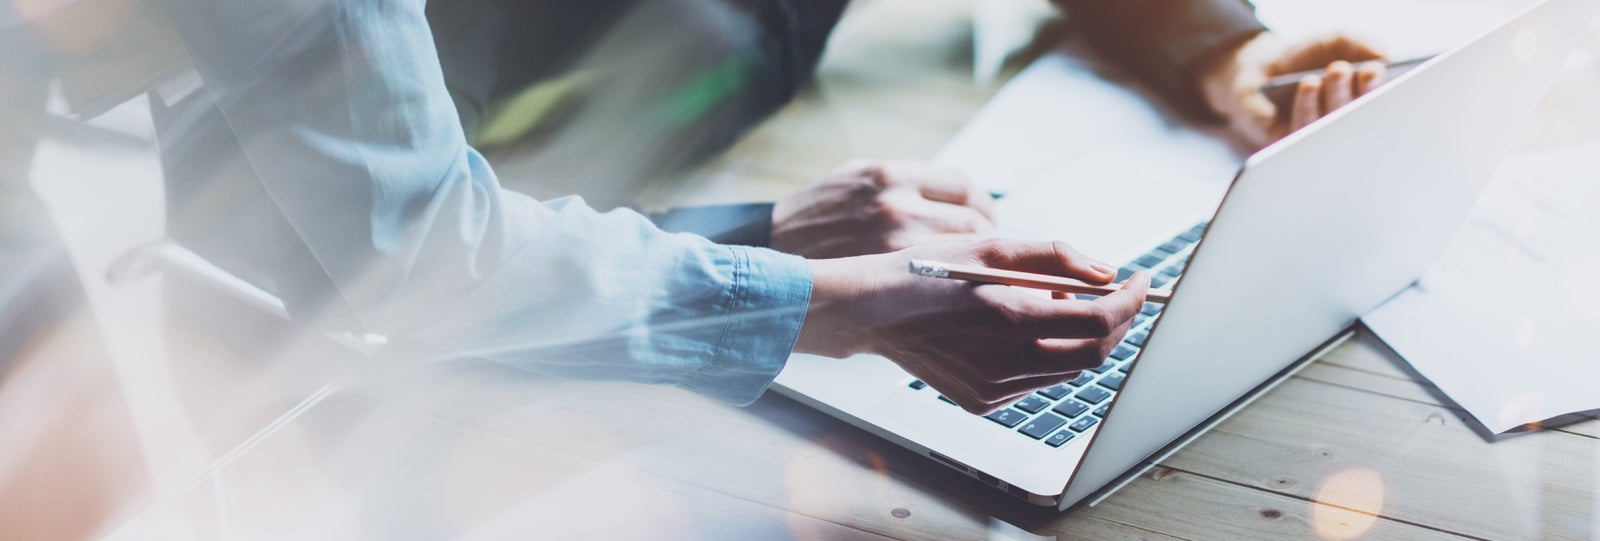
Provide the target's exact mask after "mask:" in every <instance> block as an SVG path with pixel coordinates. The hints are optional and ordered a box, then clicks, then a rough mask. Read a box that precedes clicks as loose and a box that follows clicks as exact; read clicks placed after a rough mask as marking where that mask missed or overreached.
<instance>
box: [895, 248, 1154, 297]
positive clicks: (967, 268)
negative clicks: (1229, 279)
mask: <svg viewBox="0 0 1600 541" xmlns="http://www.w3.org/2000/svg"><path fill="white" fill-rule="evenodd" d="M910 270H911V274H917V275H922V276H931V277H934V278H949V279H951V280H966V281H969V282H979V283H985V284H1001V285H1008V286H1017V287H1026V288H1032V289H1043V290H1047V291H1061V292H1064V293H1079V294H1084V295H1108V294H1111V293H1112V292H1114V291H1117V290H1120V289H1122V285H1121V284H1107V285H1095V284H1089V283H1085V282H1080V281H1077V280H1073V279H1071V278H1063V277H1060V276H1051V275H1048V274H1034V273H1031V272H1018V271H1011V270H1004V269H991V268H988V267H979V266H976V265H958V264H953V263H941V262H938V261H927V260H922V259H913V260H911V265H910ZM1171 298H1172V290H1170V289H1154V288H1152V289H1150V292H1149V293H1147V294H1146V295H1145V301H1147V302H1159V303H1163V304H1165V303H1166V302H1167V301H1168V300H1170V299H1171Z"/></svg>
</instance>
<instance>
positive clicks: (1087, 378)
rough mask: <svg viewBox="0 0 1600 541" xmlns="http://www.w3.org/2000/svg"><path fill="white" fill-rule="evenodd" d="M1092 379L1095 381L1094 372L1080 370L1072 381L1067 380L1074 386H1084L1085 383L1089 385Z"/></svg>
mask: <svg viewBox="0 0 1600 541" xmlns="http://www.w3.org/2000/svg"><path fill="white" fill-rule="evenodd" d="M1091 381H1094V375H1093V374H1085V373H1082V372H1079V373H1078V377H1076V378H1072V381H1069V382H1067V384H1068V385H1071V386H1073V387H1082V386H1084V385H1088V384H1089V382H1091Z"/></svg>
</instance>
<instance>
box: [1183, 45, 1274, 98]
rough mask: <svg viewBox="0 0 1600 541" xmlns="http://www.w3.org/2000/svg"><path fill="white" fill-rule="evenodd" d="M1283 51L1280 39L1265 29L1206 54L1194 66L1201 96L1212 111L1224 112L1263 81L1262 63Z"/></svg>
mask: <svg viewBox="0 0 1600 541" xmlns="http://www.w3.org/2000/svg"><path fill="white" fill-rule="evenodd" d="M1283 50H1284V45H1283V42H1282V41H1280V40H1279V39H1278V37H1277V35H1275V34H1273V33H1272V32H1269V31H1265V30H1263V31H1261V32H1259V33H1257V34H1255V35H1254V36H1252V37H1250V38H1249V39H1246V40H1243V41H1239V42H1237V43H1232V44H1229V45H1227V46H1225V47H1223V48H1221V49H1219V50H1218V51H1216V52H1215V53H1212V54H1211V55H1208V56H1207V57H1206V58H1204V59H1203V60H1202V61H1201V62H1200V63H1199V65H1198V69H1196V71H1195V72H1194V73H1197V74H1198V82H1199V87H1200V92H1201V97H1202V98H1203V99H1204V101H1205V103H1206V106H1207V107H1209V108H1210V109H1211V112H1212V113H1216V114H1221V115H1226V114H1227V113H1228V112H1229V111H1230V110H1231V109H1232V108H1233V106H1234V104H1235V103H1236V102H1238V101H1239V99H1240V98H1241V96H1240V94H1241V93H1246V92H1255V91H1257V89H1258V88H1259V87H1260V85H1261V84H1263V83H1265V82H1266V74H1265V72H1266V66H1267V64H1269V63H1271V62H1272V61H1273V60H1274V59H1276V58H1278V57H1279V56H1280V55H1281V54H1282V52H1283Z"/></svg>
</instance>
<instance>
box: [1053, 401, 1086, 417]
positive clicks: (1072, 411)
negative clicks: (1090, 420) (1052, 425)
mask: <svg viewBox="0 0 1600 541" xmlns="http://www.w3.org/2000/svg"><path fill="white" fill-rule="evenodd" d="M1050 411H1053V412H1056V413H1059V414H1062V415H1065V416H1067V418H1069V419H1070V418H1073V417H1077V416H1079V415H1083V412H1086V411H1089V406H1085V405H1083V403H1082V402H1079V401H1077V400H1066V401H1063V402H1061V403H1060V404H1056V407H1055V409H1052V410H1050Z"/></svg>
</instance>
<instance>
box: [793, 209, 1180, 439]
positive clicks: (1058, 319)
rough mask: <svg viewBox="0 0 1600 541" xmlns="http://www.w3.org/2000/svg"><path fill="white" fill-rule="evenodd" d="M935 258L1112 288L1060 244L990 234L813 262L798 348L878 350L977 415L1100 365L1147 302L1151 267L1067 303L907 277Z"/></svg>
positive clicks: (839, 353)
mask: <svg viewBox="0 0 1600 541" xmlns="http://www.w3.org/2000/svg"><path fill="white" fill-rule="evenodd" d="M910 259H931V260H939V261H947V262H952V263H967V264H978V265H984V266H988V267H994V268H1002V269H1011V270H1018V271H1025V272H1035V273H1044V274H1054V275H1059V276H1067V277H1071V278H1076V279H1079V280H1084V281H1089V282H1095V283H1106V282H1109V281H1110V280H1111V279H1112V278H1113V277H1115V276H1116V270H1115V268H1112V267H1109V266H1106V265H1103V264H1098V263H1095V262H1094V261H1092V260H1090V259H1089V258H1087V257H1084V256H1083V255H1082V254H1079V253H1077V252H1076V251H1075V250H1073V249H1072V248H1071V247H1069V246H1067V245H1066V244H1064V243H1051V242H1023V241H1005V240H991V241H982V242H959V243H941V244H930V245H925V246H920V247H916V248H911V249H908V250H903V251H900V252H896V253H893V254H887V255H882V256H866V257H859V258H848V259H836V260H823V261H813V262H812V265H813V272H814V275H815V281H814V284H813V289H812V291H813V293H812V308H811V312H810V313H809V314H808V315H807V319H806V322H805V326H804V327H803V328H802V329H801V333H800V340H799V342H798V343H797V344H796V350H798V351H802V352H807V353H818V354H822V355H829V356H833V357H846V356H849V355H852V354H856V353H875V354H879V355H882V356H884V357H888V358H889V359H890V360H893V361H894V362H895V363H896V364H899V365H900V366H901V367H902V368H904V369H905V370H906V371H907V372H910V373H911V374H912V375H914V376H916V377H918V378H920V379H921V380H922V381H925V382H927V383H928V384H929V385H931V386H933V387H934V389H936V390H938V391H939V392H940V393H943V394H944V395H945V396H946V397H948V398H949V399H950V400H951V401H953V402H955V403H956V404H957V405H959V406H961V407H962V408H963V409H966V410H967V411H969V412H972V413H988V412H991V411H994V410H996V409H998V408H1000V407H1002V406H1005V405H1007V404H1010V403H1012V402H1014V401H1016V400H1017V399H1018V398H1020V397H1022V396H1026V395H1027V394H1028V393H1032V392H1033V391H1035V390H1038V389H1042V388H1045V387H1051V386H1053V385H1056V384H1059V383H1062V382H1066V381H1069V380H1072V379H1074V378H1076V377H1077V376H1078V373H1079V372H1080V371H1083V370H1087V369H1090V368H1095V367H1097V366H1099V365H1100V364H1101V363H1102V362H1103V361H1104V360H1105V359H1106V356H1107V355H1110V354H1111V353H1112V351H1113V350H1114V349H1115V348H1116V346H1117V344H1118V343H1119V342H1121V341H1122V338H1123V335H1125V334H1126V333H1127V331H1128V328H1129V325H1130V324H1131V323H1132V322H1133V319H1134V317H1135V316H1136V315H1138V313H1139V310H1140V309H1141V308H1142V307H1143V303H1144V296H1145V292H1146V290H1147V289H1148V286H1149V275H1148V273H1144V272H1141V273H1138V274H1135V275H1134V276H1133V277H1132V278H1130V279H1129V280H1128V281H1127V282H1126V283H1125V284H1124V286H1123V288H1122V290H1120V291H1117V292H1115V293H1112V294H1110V295H1106V296H1104V297H1101V298H1099V299H1096V300H1093V301H1088V300H1064V299H1049V298H1043V297H1040V296H1038V295H1036V294H1034V293H1033V292H1030V291H1026V290H1022V289H1019V288H1014V287H1009V286H1001V285H976V284H971V283H967V282H962V281H956V280H940V279H930V278H926V277H919V276H914V275H911V274H908V273H906V272H905V270H904V266H905V262H906V261H908V260H910Z"/></svg>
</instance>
